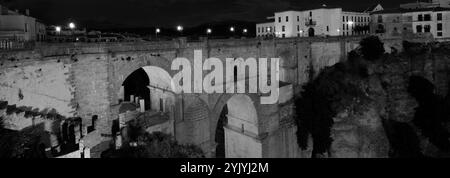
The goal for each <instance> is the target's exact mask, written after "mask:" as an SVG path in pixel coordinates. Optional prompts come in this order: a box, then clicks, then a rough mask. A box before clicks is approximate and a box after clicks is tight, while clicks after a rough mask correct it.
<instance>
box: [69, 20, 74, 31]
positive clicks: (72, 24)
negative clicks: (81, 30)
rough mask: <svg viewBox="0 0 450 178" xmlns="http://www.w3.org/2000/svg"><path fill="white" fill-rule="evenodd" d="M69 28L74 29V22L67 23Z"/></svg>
mask: <svg viewBox="0 0 450 178" xmlns="http://www.w3.org/2000/svg"><path fill="white" fill-rule="evenodd" d="M69 28H70V29H72V30H73V29H75V23H73V22H70V23H69Z"/></svg>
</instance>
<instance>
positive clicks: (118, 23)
mask: <svg viewBox="0 0 450 178" xmlns="http://www.w3.org/2000/svg"><path fill="white" fill-rule="evenodd" d="M0 1H2V4H6V5H8V6H9V7H11V9H19V10H23V9H26V8H29V9H30V11H31V15H32V16H35V17H37V18H39V19H42V20H43V21H44V22H45V23H47V24H65V23H67V22H68V21H69V20H70V19H71V20H72V21H75V22H77V23H79V24H83V25H86V26H96V27H101V26H105V27H151V26H161V27H171V26H175V25H178V24H181V25H184V26H194V25H199V24H202V23H206V22H213V21H225V20H242V21H252V22H255V21H256V22H257V21H261V20H264V18H265V17H266V16H270V15H273V12H274V11H277V10H287V9H296V8H309V7H311V6H316V7H317V6H319V5H320V4H327V5H329V6H340V7H343V8H344V9H350V10H364V9H366V8H367V7H368V6H370V5H372V4H375V3H381V4H382V5H383V6H384V7H385V8H390V7H398V5H399V4H400V3H404V2H411V1H415V0H0Z"/></svg>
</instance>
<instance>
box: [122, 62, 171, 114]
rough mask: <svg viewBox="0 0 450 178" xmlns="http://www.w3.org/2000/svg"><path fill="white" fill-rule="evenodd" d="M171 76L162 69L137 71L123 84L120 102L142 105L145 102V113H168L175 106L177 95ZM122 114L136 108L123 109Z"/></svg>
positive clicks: (149, 68) (153, 67) (140, 69)
mask: <svg viewBox="0 0 450 178" xmlns="http://www.w3.org/2000/svg"><path fill="white" fill-rule="evenodd" d="M173 86H174V85H173V81H172V77H171V76H170V74H169V73H168V72H167V71H165V70H164V69H162V68H160V67H155V66H145V67H142V68H139V69H137V70H135V71H134V72H133V73H131V74H130V75H129V76H128V77H127V78H126V79H125V80H124V82H123V84H122V87H121V91H120V92H119V93H120V95H121V96H119V98H120V100H122V101H126V102H131V103H137V104H141V103H140V100H144V105H145V107H144V109H145V111H148V110H154V111H161V112H166V111H169V110H170V107H171V106H172V105H174V104H175V93H174V91H173V90H172V89H173ZM121 108H122V109H121V111H120V112H124V111H126V110H132V109H135V108H131V107H130V106H128V107H121Z"/></svg>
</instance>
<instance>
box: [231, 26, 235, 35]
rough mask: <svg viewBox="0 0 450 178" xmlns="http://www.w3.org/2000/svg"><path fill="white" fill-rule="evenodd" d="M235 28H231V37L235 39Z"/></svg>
mask: <svg viewBox="0 0 450 178" xmlns="http://www.w3.org/2000/svg"><path fill="white" fill-rule="evenodd" d="M234 30H235V29H234V27H230V32H231V35H232V36H233V37H234Z"/></svg>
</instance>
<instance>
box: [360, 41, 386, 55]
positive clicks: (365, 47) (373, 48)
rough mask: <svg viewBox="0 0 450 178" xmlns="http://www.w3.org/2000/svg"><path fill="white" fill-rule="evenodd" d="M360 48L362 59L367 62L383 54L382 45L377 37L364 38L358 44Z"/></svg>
mask: <svg viewBox="0 0 450 178" xmlns="http://www.w3.org/2000/svg"><path fill="white" fill-rule="evenodd" d="M359 44H360V46H361V53H362V54H363V56H364V58H365V59H367V60H369V61H374V60H377V59H379V58H380V57H381V55H383V54H384V52H385V51H384V44H383V42H381V40H380V39H379V38H378V36H370V37H367V38H364V39H363V40H361V42H360V43H359Z"/></svg>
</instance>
